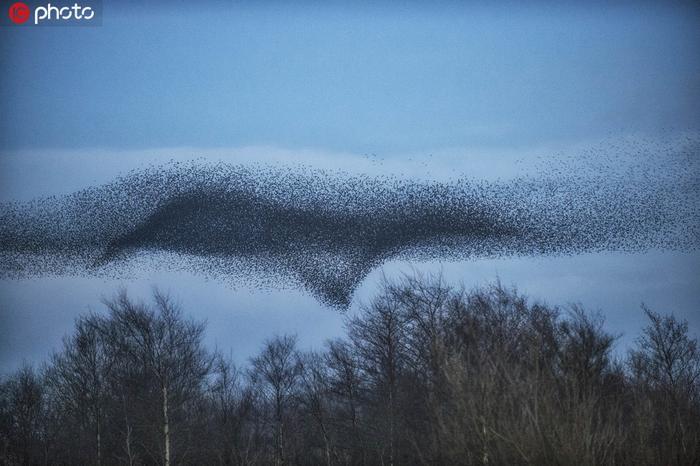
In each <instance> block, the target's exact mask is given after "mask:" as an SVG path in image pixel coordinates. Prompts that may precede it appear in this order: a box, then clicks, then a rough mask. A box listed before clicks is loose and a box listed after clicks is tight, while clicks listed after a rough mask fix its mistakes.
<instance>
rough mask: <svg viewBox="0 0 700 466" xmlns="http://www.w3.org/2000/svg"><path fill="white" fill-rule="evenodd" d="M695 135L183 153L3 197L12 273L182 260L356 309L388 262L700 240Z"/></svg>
mask: <svg viewBox="0 0 700 466" xmlns="http://www.w3.org/2000/svg"><path fill="white" fill-rule="evenodd" d="M698 141H699V140H698V139H689V140H688V141H687V142H686V143H685V144H682V145H681V146H674V149H673V150H672V151H669V153H666V154H660V153H659V148H658V147H657V148H654V147H646V148H645V147H641V148H635V151H636V152H634V153H633V154H632V155H633V156H630V154H629V153H626V154H623V155H619V154H620V152H621V151H620V150H617V149H616V150H612V149H613V148H610V147H608V148H607V152H606V150H605V149H606V148H603V149H599V150H597V151H593V153H591V154H584V155H583V156H579V157H576V158H572V159H570V160H567V159H566V157H560V158H557V159H556V160H558V162H557V163H556V164H554V165H553V164H549V165H548V166H543V167H541V169H540V170H538V171H537V172H536V174H535V175H527V176H521V177H515V178H511V179H507V180H495V181H493V180H491V181H484V180H475V179H470V178H469V177H468V176H466V175H465V176H462V177H459V178H455V179H452V180H449V181H434V180H433V181H431V180H425V179H402V178H396V177H392V176H390V175H376V176H371V175H357V174H354V175H350V174H346V173H339V172H331V171H328V170H320V169H318V170H313V169H307V168H304V169H299V170H293V169H289V168H280V167H277V168H275V167H270V166H255V165H253V166H242V165H230V164H226V163H202V162H188V163H177V162H172V163H169V164H166V165H161V166H152V167H149V168H146V169H142V170H138V171H134V172H131V173H129V174H126V175H124V176H122V177H119V178H117V179H115V180H114V181H112V182H110V183H108V184H105V185H101V186H94V187H91V188H88V189H84V190H81V191H78V192H75V193H73V194H70V195H67V196H60V197H45V198H38V199H35V200H33V201H31V202H23V203H20V202H5V203H3V204H0V278H2V279H21V278H28V277H37V276H45V275H63V274H70V275H89V276H96V275H97V276H100V275H103V276H109V277H122V276H125V275H129V274H131V273H134V272H137V271H138V270H139V269H141V268H144V267H155V268H179V269H185V270H188V271H190V272H192V273H197V274H202V275H205V276H208V277H216V278H220V279H224V280H226V279H227V278H228V279H230V280H231V281H232V282H233V281H240V280H244V281H246V282H247V283H249V284H252V285H253V286H259V287H263V288H264V287H272V288H278V287H302V288H304V289H306V290H308V292H310V293H312V294H313V295H314V296H315V297H317V298H318V299H319V300H320V301H322V302H323V303H325V304H327V305H329V306H332V307H336V308H340V309H345V308H347V307H348V306H349V305H350V303H351V301H352V295H353V291H354V290H355V289H356V288H357V286H358V285H359V284H360V282H361V281H362V280H363V279H364V278H365V277H366V276H367V275H368V274H369V273H370V272H371V271H372V270H373V269H374V268H376V267H379V266H381V265H382V264H383V263H385V262H387V261H390V260H396V259H401V260H469V259H474V258H499V257H512V256H537V255H562V254H580V253H586V252H601V251H631V252H634V251H646V250H650V249H662V250H679V251H690V250H695V249H697V247H698V245H699V244H700V202H698V201H699V200H700V196H699V194H700V188H699V186H700V183H698V181H699V179H700V178H698V164H697V154H698V153H700V151H699V150H698V149H700V144H699V143H698ZM625 147H626V148H627V151H628V152H629V148H630V145H629V144H628V145H626V146H625ZM631 147H633V148H634V146H631ZM623 152H624V151H623Z"/></svg>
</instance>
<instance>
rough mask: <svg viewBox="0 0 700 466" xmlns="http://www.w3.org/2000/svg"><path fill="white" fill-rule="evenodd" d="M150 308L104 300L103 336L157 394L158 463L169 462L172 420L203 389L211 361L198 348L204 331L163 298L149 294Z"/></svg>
mask: <svg viewBox="0 0 700 466" xmlns="http://www.w3.org/2000/svg"><path fill="white" fill-rule="evenodd" d="M153 301H154V304H153V307H149V306H147V305H145V304H136V303H133V302H132V301H131V300H130V299H129V297H128V296H127V295H126V292H121V293H119V294H118V295H117V296H116V297H115V298H113V299H111V300H105V304H106V305H107V307H108V308H109V310H110V319H111V326H110V327H109V329H108V336H109V338H110V339H111V341H112V343H113V345H114V348H115V351H117V352H118V353H119V354H120V355H121V356H122V357H123V358H126V359H127V360H128V361H131V363H132V364H134V365H136V366H137V367H140V368H142V369H143V370H144V371H145V374H147V376H149V377H150V378H151V380H152V382H154V384H155V386H156V387H157V389H158V392H159V393H160V412H161V432H162V458H163V463H164V464H165V466H170V464H171V461H172V451H171V449H172V443H171V440H172V428H173V425H172V415H173V413H174V412H177V411H178V410H179V409H181V408H182V407H183V406H184V405H185V404H186V403H187V402H188V401H189V400H190V399H191V398H192V397H194V396H195V395H196V394H197V393H198V392H199V391H200V390H201V389H202V387H203V385H204V383H205V381H206V377H207V375H208V374H209V372H210V370H211V366H212V358H211V357H210V356H209V355H208V354H207V352H206V350H205V349H204V347H203V345H202V337H203V333H204V325H203V324H202V323H198V322H194V321H190V320H186V319H184V318H183V317H182V312H181V310H180V308H179V306H178V305H177V304H176V303H175V302H174V301H173V300H172V299H171V298H170V297H169V296H167V295H166V294H163V293H161V292H160V291H158V290H154V292H153Z"/></svg>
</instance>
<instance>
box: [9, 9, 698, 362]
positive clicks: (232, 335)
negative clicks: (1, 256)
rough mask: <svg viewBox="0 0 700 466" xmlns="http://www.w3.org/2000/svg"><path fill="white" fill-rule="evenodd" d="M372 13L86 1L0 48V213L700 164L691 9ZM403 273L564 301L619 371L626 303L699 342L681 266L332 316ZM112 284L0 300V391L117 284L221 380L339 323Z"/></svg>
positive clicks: (303, 299)
mask: <svg viewBox="0 0 700 466" xmlns="http://www.w3.org/2000/svg"><path fill="white" fill-rule="evenodd" d="M380 3H381V4H380V5H375V4H370V2H361V4H359V6H358V5H355V4H354V3H353V4H352V6H351V3H350V2H347V3H342V2H330V3H326V2H312V1H309V2H298V3H297V2H289V3H283V2H249V3H239V2H174V3H173V4H170V3H169V4H168V5H169V6H166V4H165V3H164V2H163V3H160V2H153V4H150V3H149V5H150V6H148V7H144V6H142V5H141V3H140V2H116V1H108V0H105V1H104V12H103V18H102V25H101V26H98V27H27V28H11V27H2V28H0V63H1V66H2V78H1V80H0V101H1V102H2V109H1V110H0V202H3V203H6V202H13V201H29V200H31V199H34V198H37V197H42V196H50V195H61V194H68V193H71V192H74V191H76V190H79V189H83V188H87V187H90V186H95V185H100V184H104V183H107V182H109V181H111V180H113V179H114V178H115V177H117V176H120V175H125V174H127V173H129V172H130V171H131V170H135V169H139V168H145V167H149V166H154V165H156V166H157V165H160V164H167V163H169V161H171V160H179V161H187V160H192V159H197V160H200V161H203V162H205V163H210V162H215V161H224V162H227V163H231V164H243V165H251V164H255V165H261V166H272V167H287V168H288V169H289V170H305V168H304V167H311V168H315V169H322V170H331V171H337V172H339V173H352V174H366V175H370V176H388V175H395V176H399V177H404V178H409V179H413V178H416V179H423V180H444V179H457V178H461V177H464V178H469V179H475V180H479V179H508V178H513V177H516V176H520V175H522V174H523V173H528V174H532V173H536V172H537V170H539V169H541V168H543V167H548V168H551V167H552V166H556V165H557V164H558V163H561V161H562V160H566V161H567V162H566V163H567V164H568V165H569V166H570V165H571V163H574V164H575V163H581V164H582V165H585V164H586V163H587V161H588V160H590V158H591V157H593V158H595V157H609V156H613V157H614V159H615V160H616V162H615V163H616V164H618V165H619V166H613V167H612V168H611V170H617V169H618V168H620V167H622V166H624V165H625V164H626V163H632V162H630V161H634V160H635V158H640V157H644V158H656V159H657V162H658V163H659V165H660V166H663V163H664V159H663V157H665V156H667V155H668V154H669V153H672V154H673V153H677V152H679V151H686V152H687V151H691V156H692V157H694V158H695V159H697V157H698V155H700V154H698V153H697V148H698V147H700V144H699V142H700V8H698V7H697V6H694V5H692V4H691V3H673V2H670V3H665V4H664V5H659V4H657V2H620V4H619V5H617V6H607V5H606V4H603V2H600V4H597V3H592V4H591V3H587V4H586V5H581V6H579V5H578V4H576V3H575V2H556V3H555V2H533V3H531V4H529V5H528V6H523V5H521V4H520V3H517V2H501V3H498V5H490V4H487V3H467V4H462V3H458V2H434V3H430V6H427V5H426V6H420V5H419V4H418V2H385V3H382V2H380ZM528 3H529V2H528ZM4 8H5V4H4V3H3V9H4ZM3 14H4V12H3ZM572 161H573V162H572ZM300 167H301V168H300ZM696 168H697V163H693V164H691V170H694V169H696ZM689 176H691V177H693V179H695V180H696V181H697V180H698V173H696V172H692V173H690V174H689ZM411 271H422V272H434V273H437V272H440V271H441V272H442V274H443V275H444V277H445V279H446V280H447V281H448V282H450V283H464V285H465V286H466V287H467V288H471V287H474V286H477V285H480V284H485V283H489V282H493V281H494V280H496V279H500V280H501V281H502V282H503V283H505V284H506V285H515V286H517V288H518V289H519V290H521V291H522V292H524V293H526V294H528V295H529V296H531V297H532V299H533V300H543V301H546V302H548V303H550V304H560V305H562V306H566V305H567V304H569V303H581V304H582V305H584V306H585V307H586V308H588V309H591V310H599V311H600V312H601V313H602V314H603V315H604V316H605V317H606V320H607V323H608V328H609V329H610V330H611V331H612V332H614V333H616V334H621V335H622V338H621V339H620V342H619V343H618V350H621V351H623V350H625V348H627V346H628V345H630V344H631V343H632V342H633V338H634V337H635V335H636V334H637V333H638V331H639V329H640V328H641V326H642V325H643V324H644V321H643V314H642V312H641V309H640V305H641V303H645V304H647V305H648V306H649V307H651V308H652V309H655V310H657V311H661V312H673V313H674V314H675V315H676V316H678V317H681V318H683V319H687V320H688V321H689V323H690V327H691V331H692V332H693V333H694V334H695V335H698V334H700V253H698V251H697V248H695V250H694V251H687V250H684V251H669V250H655V249H652V250H648V251H645V252H638V253H623V252H615V251H612V252H596V253H586V254H581V255H574V256H562V257H543V256H540V257H517V258H502V259H488V260H487V259H480V260H473V261H466V260H465V261H450V262H444V263H443V262H441V261H438V260H434V261H423V262H415V263H409V262H406V261H392V262H389V263H387V264H385V265H384V266H383V267H382V268H380V269H376V270H374V271H373V272H372V274H370V275H369V276H368V277H367V278H366V279H365V280H364V282H363V283H362V285H361V286H360V288H359V289H358V290H357V291H356V293H355V295H354V297H353V304H352V306H351V308H350V310H349V311H348V312H349V313H352V312H355V310H356V309H357V307H358V306H359V305H360V303H362V302H367V301H368V300H369V299H370V298H371V296H372V294H373V292H374V291H375V290H376V286H377V283H378V280H379V278H380V277H381V275H382V274H383V273H384V274H386V275H387V276H389V277H392V276H397V275H398V274H400V273H402V272H411ZM132 272H133V273H132V275H131V276H129V277H119V278H105V277H96V278H87V277H82V276H58V277H38V278H26V279H19V280H15V279H3V280H0V372H3V373H4V372H8V371H10V370H13V369H15V368H16V367H17V366H19V365H20V364H21V363H22V361H23V360H26V361H29V362H33V363H36V364H39V363H41V362H42V361H44V360H46V357H47V356H48V355H49V353H50V351H51V350H52V349H55V348H58V346H59V344H60V341H61V338H62V336H63V335H65V334H67V333H68V332H70V330H71V328H72V325H73V320H74V319H75V317H76V316H78V315H79V314H81V313H84V312H86V311H88V310H94V311H96V312H100V311H102V310H103V307H102V305H101V304H100V299H101V297H103V296H110V295H111V294H112V293H114V292H115V291H116V290H117V289H118V288H119V287H120V286H123V287H126V288H127V289H128V290H129V292H130V293H132V294H134V295H135V296H139V297H143V298H147V297H148V293H149V290H150V288H151V287H152V286H158V287H160V288H162V289H164V290H169V291H170V292H172V293H173V295H175V296H176V297H177V298H178V299H179V300H180V301H181V302H182V305H183V308H184V310H185V311H186V313H188V314H189V315H192V316H193V317H196V318H198V319H206V320H207V321H208V324H209V325H208V331H207V342H208V343H209V344H210V345H211V346H212V347H213V346H217V347H218V348H219V349H220V350H222V352H224V353H227V354H228V353H229V352H230V353H232V355H233V357H234V359H235V360H237V361H241V362H243V361H245V360H246V359H247V358H248V357H249V356H250V355H251V354H253V353H254V352H255V351H256V350H257V349H258V348H259V347H260V345H261V344H262V342H263V341H264V339H265V338H268V337H270V336H272V335H273V334H275V333H297V334H298V335H299V338H300V345H301V346H302V347H319V346H320V345H322V343H323V341H324V340H325V339H327V338H330V337H334V336H337V335H340V334H341V333H342V325H343V319H344V316H343V314H341V313H340V312H339V311H337V310H334V309H331V308H328V307H326V306H324V305H323V304H321V303H319V302H318V301H317V300H316V299H315V298H314V297H313V296H311V295H309V294H308V293H307V292H306V291H305V290H303V289H301V290H298V289H294V287H293V284H281V285H282V289H279V290H278V289H272V290H260V289H256V288H255V287H251V286H249V285H248V284H241V283H237V280H236V278H235V277H233V278H231V279H230V280H220V279H217V278H207V277H202V276H200V275H196V274H193V273H189V272H187V271H183V270H162V269H157V268H148V267H145V266H144V264H142V263H139V262H138V261H136V262H134V264H133V267H132Z"/></svg>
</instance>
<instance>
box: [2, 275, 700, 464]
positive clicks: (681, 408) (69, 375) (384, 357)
mask: <svg viewBox="0 0 700 466" xmlns="http://www.w3.org/2000/svg"><path fill="white" fill-rule="evenodd" d="M104 304H105V306H106V312H103V313H100V314H96V313H91V314H88V315H84V316H82V317H80V318H78V319H77V321H76V322H75V329H74V331H73V333H72V334H71V335H69V336H67V337H66V338H65V339H64V342H63V346H62V348H61V349H60V350H59V351H57V352H55V354H54V355H53V356H52V358H51V359H50V361H48V362H47V363H46V364H45V365H44V366H43V367H41V368H39V369H35V368H33V367H31V366H24V367H23V368H21V369H19V370H18V371H16V372H15V373H13V374H10V375H8V376H6V377H4V378H3V379H2V382H1V384H0V442H1V443H0V459H1V460H2V462H3V464H7V465H35V464H36V465H93V464H94V465H100V466H102V465H166V466H170V465H273V464H274V465H420V464H424V465H492V464H493V465H506V464H507V465H517V464H536V465H538V464H546V465H549V464H562V465H568V464H576V465H602V464H611V465H612V464H630V465H632V464H633V465H651V464H669V465H670V464H676V465H691V464H700V350H699V349H698V346H697V340H696V339H695V338H693V337H691V335H690V334H689V331H688V325H687V323H686V322H682V321H679V320H677V319H676V318H674V317H673V316H670V315H669V316H664V315H660V314H658V313H656V312H654V311H652V310H650V309H647V308H643V313H644V315H645V316H646V318H647V319H648V322H647V325H646V327H645V328H644V330H643V331H642V333H641V335H640V336H639V337H638V338H637V340H636V343H635V345H634V347H633V348H632V349H630V350H629V352H628V353H627V354H626V356H624V357H615V356H614V353H613V346H614V343H615V340H616V337H615V336H613V335H611V334H610V333H608V332H607V331H606V330H605V329H604V325H603V320H602V318H601V317H600V315H598V314H595V313H590V312H587V311H585V310H584V309H582V308H581V307H579V306H573V307H571V308H569V309H565V310H563V309H560V308H558V307H553V306H548V305H545V304H542V303H530V302H529V301H528V299H527V298H526V297H525V296H523V295H521V294H520V293H518V292H517V291H516V290H514V289H509V288H506V287H504V286H502V285H501V284H500V283H495V284H492V285H489V286H485V287H481V288H478V289H474V290H465V289H464V288H457V287H453V286H449V285H447V284H446V283H445V282H444V281H443V280H442V279H441V278H440V277H428V278H425V277H423V278H421V277H404V278H403V279H400V280H398V281H393V282H389V281H385V282H384V283H383V285H382V288H381V290H380V291H379V292H378V293H377V295H376V296H375V297H374V299H373V300H372V301H371V302H369V303H368V304H367V305H364V306H362V308H361V309H360V311H359V312H357V313H355V314H354V315H352V316H348V317H347V320H346V334H345V337H343V338H340V339H335V340H331V341H328V342H327V343H326V345H325V347H324V348H323V349H322V350H320V351H302V350H301V349H300V348H299V347H298V345H297V341H296V338H295V337H294V336H292V335H280V336H274V337H272V338H271V339H269V340H268V341H266V342H265V343H264V345H262V348H261V350H260V352H259V354H257V355H256V356H254V357H253V358H251V360H250V362H249V364H247V365H246V367H238V366H236V365H235V364H233V363H232V362H231V361H230V360H229V359H227V358H225V357H222V355H220V354H218V353H216V352H214V351H211V350H209V349H207V348H206V347H205V345H204V343H203V338H204V333H205V325H204V324H203V323H202V322H199V321H197V320H193V319H191V318H189V317H187V316H186V315H185V314H184V313H183V311H182V310H181V309H180V306H179V305H178V304H177V303H176V302H175V301H174V300H173V298H172V297H170V296H168V295H166V294H164V293H161V292H159V291H155V292H154V293H153V297H152V300H150V301H148V302H143V301H139V300H135V299H132V298H131V297H130V296H129V295H128V294H127V293H126V292H125V291H121V292H119V293H117V294H116V295H115V296H114V297H112V298H110V299H107V300H105V301H104Z"/></svg>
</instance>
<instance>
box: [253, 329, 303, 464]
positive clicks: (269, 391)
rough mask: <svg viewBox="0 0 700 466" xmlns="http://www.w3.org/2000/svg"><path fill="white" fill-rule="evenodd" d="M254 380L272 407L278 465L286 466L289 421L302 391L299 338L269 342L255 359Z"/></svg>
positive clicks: (280, 337)
mask: <svg viewBox="0 0 700 466" xmlns="http://www.w3.org/2000/svg"><path fill="white" fill-rule="evenodd" d="M251 363H252V368H251V373H250V375H251V379H252V380H253V383H255V384H256V385H257V386H259V387H260V391H261V393H262V394H263V396H264V398H265V400H266V401H267V403H269V404H270V405H271V406H272V410H273V422H274V436H273V437H274V445H275V454H274V461H275V464H277V465H281V464H284V463H285V460H286V456H285V447H284V446H285V433H286V432H285V430H286V429H285V421H286V416H287V410H288V408H289V404H290V401H291V400H292V398H293V397H294V395H295V392H296V390H297V388H298V383H299V377H300V375H301V371H302V364H301V363H300V361H299V357H298V354H297V350H296V337H295V336H290V335H284V336H277V337H275V338H273V339H271V340H268V341H267V342H266V343H265V346H264V347H263V350H262V352H261V353H260V354H259V355H258V356H256V357H255V358H253V359H252V361H251Z"/></svg>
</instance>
